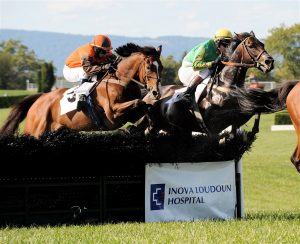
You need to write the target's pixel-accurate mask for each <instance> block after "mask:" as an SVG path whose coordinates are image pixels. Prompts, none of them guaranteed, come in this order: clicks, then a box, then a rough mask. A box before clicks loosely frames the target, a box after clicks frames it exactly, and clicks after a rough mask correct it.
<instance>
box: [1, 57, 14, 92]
mask: <svg viewBox="0 0 300 244" xmlns="http://www.w3.org/2000/svg"><path fill="white" fill-rule="evenodd" d="M11 76H15V70H14V69H13V57H12V55H10V54H9V53H2V52H0V88H2V89H8V83H9V80H10V77H11Z"/></svg>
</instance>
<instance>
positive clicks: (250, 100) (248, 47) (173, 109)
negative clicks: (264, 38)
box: [139, 32, 281, 134]
mask: <svg viewBox="0 0 300 244" xmlns="http://www.w3.org/2000/svg"><path fill="white" fill-rule="evenodd" d="M226 59H227V60H228V61H226V62H225V61H224V62H223V65H225V66H223V67H219V68H220V69H221V71H220V72H216V74H217V75H216V76H215V79H214V80H212V79H211V82H210V84H209V85H208V86H207V87H206V89H204V92H203V94H202V95H201V96H203V99H199V103H198V104H196V103H195V105H194V108H195V107H197V106H198V110H199V114H200V115H201V116H200V117H202V123H199V119H197V118H196V117H195V114H194V112H193V111H191V110H190V109H189V108H187V107H189V106H190V105H188V106H187V105H186V104H183V103H182V102H181V100H180V99H177V96H178V95H174V96H173V94H174V92H175V90H176V89H179V88H182V87H183V86H178V85H173V86H172V85H171V86H165V87H163V88H162V90H161V94H162V96H161V99H160V100H159V101H157V102H156V103H155V104H154V107H153V108H152V109H151V110H152V112H151V113H149V116H148V117H150V127H149V128H148V130H150V132H151V130H152V131H153V133H156V132H157V131H159V130H161V129H162V130H165V131H166V132H169V133H183V134H186V133H187V134H189V133H191V131H198V132H202V133H207V134H218V133H220V132H221V131H222V130H224V129H225V128H227V127H228V126H230V125H232V127H233V129H236V128H238V127H240V126H241V125H243V124H244V123H246V122H247V121H248V120H249V119H250V118H251V117H252V116H253V115H254V114H255V113H260V112H270V111H275V110H276V109H278V110H281V107H280V106H279V105H278V103H276V101H273V99H275V100H276V95H274V94H275V93H276V92H275V93H274V94H273V93H272V94H271V93H270V94H267V93H264V91H262V90H252V91H249V92H247V91H245V89H244V83H245V76H246V72H247V70H248V68H251V67H256V68H257V69H259V70H261V71H263V72H265V73H267V72H269V71H271V70H272V69H273V63H274V60H273V58H272V57H271V56H270V55H269V54H268V53H267V51H266V50H265V49H264V44H263V43H262V42H260V41H259V40H258V39H257V38H256V37H255V34H254V33H253V32H250V33H247V32H245V33H240V34H236V35H235V37H234V39H233V41H232V43H231V45H230V47H229V48H228V51H227V53H226ZM234 91H235V92H234ZM244 91H245V92H244ZM233 93H234V94H233ZM277 98H278V97H277ZM144 99H145V100H146V101H147V97H145V98H144ZM147 102H148V103H149V102H150V101H147ZM191 103H192V102H191ZM241 103H243V104H244V105H246V106H245V108H241V106H240V105H241ZM247 104H249V105H253V107H250V106H247ZM265 104H268V105H270V106H273V105H274V108H271V109H270V111H268V109H267V107H266V106H265ZM277 105H278V107H277ZM198 117H199V116H198ZM258 121H259V117H258V119H257V123H256V126H255V128H254V132H255V131H257V130H258ZM145 124H147V123H146V122H145V120H144V121H140V123H139V126H142V125H145Z"/></svg>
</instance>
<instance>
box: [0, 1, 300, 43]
mask: <svg viewBox="0 0 300 244" xmlns="http://www.w3.org/2000/svg"><path fill="white" fill-rule="evenodd" d="M295 23H300V0H239V1H238V0H0V29H18V30H35V31H50V32H59V33H66V34H82V35H95V34H107V35H120V36H128V37H151V38H156V37H159V36H170V35H172V36H174V35H175V36H188V37H210V36H213V35H214V33H215V32H216V30H217V29H219V28H228V29H230V30H231V31H232V32H237V33H239V32H245V31H246V32H250V31H251V30H253V31H254V33H255V34H256V36H257V37H258V38H265V37H267V36H268V35H269V34H270V30H271V29H272V28H276V27H280V26H281V25H285V26H287V27H289V26H291V25H293V24H295ZM0 35H1V32H0Z"/></svg>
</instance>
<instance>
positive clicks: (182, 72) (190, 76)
mask: <svg viewBox="0 0 300 244" xmlns="http://www.w3.org/2000/svg"><path fill="white" fill-rule="evenodd" d="M231 40H232V33H231V32H230V30H228V29H226V28H221V29H219V30H217V32H216V33H215V35H214V37H213V38H211V39H209V40H207V41H205V42H203V43H200V44H198V45H197V46H195V47H194V48H192V50H191V51H190V52H188V53H187V55H186V56H185V57H184V59H183V61H182V65H181V67H180V68H179V70H178V76H179V79H180V81H181V82H182V83H183V85H185V86H187V87H192V86H197V85H199V84H200V83H201V82H202V81H203V80H204V79H205V78H207V77H210V75H211V74H212V72H213V70H214V68H215V67H216V66H217V64H218V63H219V62H220V61H221V55H222V53H225V51H226V48H227V47H228V46H229V44H230V42H231Z"/></svg>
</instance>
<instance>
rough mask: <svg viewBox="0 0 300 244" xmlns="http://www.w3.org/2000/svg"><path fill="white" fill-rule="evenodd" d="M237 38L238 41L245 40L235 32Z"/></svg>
mask: <svg viewBox="0 0 300 244" xmlns="http://www.w3.org/2000/svg"><path fill="white" fill-rule="evenodd" d="M234 34H235V36H236V37H237V39H238V40H240V41H242V40H243V36H242V35H240V34H238V33H236V32H234Z"/></svg>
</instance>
